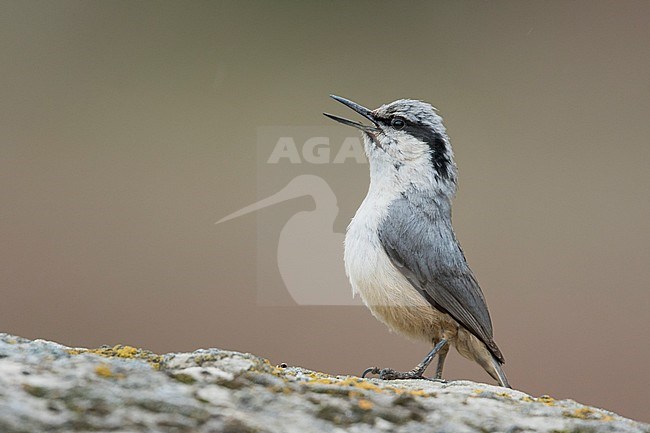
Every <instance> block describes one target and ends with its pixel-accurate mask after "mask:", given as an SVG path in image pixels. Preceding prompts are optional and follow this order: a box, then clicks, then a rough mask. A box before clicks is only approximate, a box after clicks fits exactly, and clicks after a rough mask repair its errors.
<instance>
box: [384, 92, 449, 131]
mask: <svg viewBox="0 0 650 433" xmlns="http://www.w3.org/2000/svg"><path fill="white" fill-rule="evenodd" d="M374 113H375V115H376V116H377V117H379V118H385V119H388V118H392V117H394V116H400V117H402V118H404V119H405V120H407V121H410V122H411V123H414V124H419V125H422V126H429V127H431V128H432V129H435V130H436V131H437V132H440V133H445V127H444V125H443V124H442V118H441V117H440V116H439V115H438V113H437V112H436V108H435V107H434V106H433V105H431V104H429V103H427V102H424V101H418V100H415V99H398V100H397V101H393V102H391V103H390V104H385V105H382V106H381V107H379V108H377V109H376V110H375V111H374Z"/></svg>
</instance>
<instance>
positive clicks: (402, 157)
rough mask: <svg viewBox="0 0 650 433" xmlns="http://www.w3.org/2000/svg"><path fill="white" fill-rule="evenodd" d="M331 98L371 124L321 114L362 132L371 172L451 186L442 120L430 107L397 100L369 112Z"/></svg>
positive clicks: (451, 171) (452, 170) (453, 171)
mask: <svg viewBox="0 0 650 433" xmlns="http://www.w3.org/2000/svg"><path fill="white" fill-rule="evenodd" d="M332 98H333V99H335V100H336V101H338V102H340V103H342V104H343V105H346V106H348V107H349V108H351V109H352V110H354V111H356V112H357V113H359V114H360V115H362V116H363V117H365V118H366V119H368V120H370V122H372V124H371V125H364V124H362V123H359V122H356V121H353V120H348V119H345V118H343V117H339V116H335V115H332V114H328V113H323V114H325V116H327V117H329V118H330V119H333V120H336V121H337V122H340V123H343V124H344V125H348V126H352V127H354V128H357V129H360V130H361V131H362V132H363V137H364V142H365V151H366V155H367V156H368V160H369V162H370V165H371V169H372V168H373V166H374V169H375V170H379V171H381V172H383V173H387V172H388V171H389V170H390V171H392V172H396V173H399V177H402V178H404V180H407V181H412V180H413V178H414V177H417V178H419V179H421V180H422V181H424V182H427V181H432V182H434V183H436V184H440V185H441V186H442V185H444V184H447V185H448V186H452V185H453V186H455V183H456V165H455V164H454V160H453V152H452V149H451V144H450V142H449V138H448V137H447V132H446V130H445V127H444V125H443V124H442V118H441V117H440V116H439V115H438V113H436V110H435V108H434V107H432V106H431V104H428V103H426V102H422V101H416V100H412V99H399V100H397V101H394V102H391V103H390V104H386V105H382V106H381V107H379V108H377V109H375V110H370V109H368V108H365V107H363V106H361V105H359V104H357V103H355V102H352V101H350V100H348V99H345V98H341V97H340V96H334V95H332ZM400 172H401V173H400ZM454 189H455V188H454Z"/></svg>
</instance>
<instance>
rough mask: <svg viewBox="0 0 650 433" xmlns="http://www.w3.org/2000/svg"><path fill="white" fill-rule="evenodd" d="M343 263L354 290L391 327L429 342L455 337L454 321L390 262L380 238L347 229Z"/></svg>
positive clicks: (411, 336) (455, 325)
mask: <svg viewBox="0 0 650 433" xmlns="http://www.w3.org/2000/svg"><path fill="white" fill-rule="evenodd" d="M351 228H352V227H351ZM345 264H346V272H347V273H348V277H349V278H350V283H351V285H352V289H353V291H354V293H358V294H359V295H360V296H361V299H362V300H363V303H364V304H365V305H366V306H367V307H368V308H369V309H370V311H371V312H372V314H373V315H374V316H375V317H376V318H377V319H378V320H379V321H381V322H382V323H384V324H385V325H387V326H388V327H389V328H390V329H391V330H393V331H395V332H397V333H400V334H403V335H405V336H407V337H409V338H411V339H414V340H421V341H426V342H428V343H430V342H431V341H438V340H440V339H441V338H443V337H444V338H446V339H448V340H453V339H455V336H456V334H457V330H458V324H457V323H456V321H455V320H454V319H452V318H451V316H449V315H448V314H446V313H443V312H441V311H439V310H437V309H435V308H434V307H433V306H432V305H431V304H430V303H429V302H428V301H427V300H426V299H425V298H424V297H423V296H422V295H420V293H418V291H417V290H416V289H415V288H414V287H413V286H412V285H411V283H409V281H408V280H407V279H406V278H405V277H404V276H403V275H402V273H401V272H400V271H399V269H397V268H396V267H395V266H394V265H393V264H392V262H391V261H390V258H389V257H388V255H386V252H385V251H384V250H383V248H382V247H381V245H380V243H379V239H372V238H371V237H365V238H364V237H363V236H357V234H356V233H354V230H349V231H348V234H347V236H346V240H345Z"/></svg>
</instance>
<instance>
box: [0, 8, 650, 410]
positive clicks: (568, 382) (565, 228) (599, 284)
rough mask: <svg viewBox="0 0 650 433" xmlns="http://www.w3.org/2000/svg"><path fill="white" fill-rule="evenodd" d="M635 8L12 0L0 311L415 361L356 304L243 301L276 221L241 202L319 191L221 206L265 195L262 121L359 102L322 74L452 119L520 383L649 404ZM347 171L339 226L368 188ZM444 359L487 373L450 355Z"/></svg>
mask: <svg viewBox="0 0 650 433" xmlns="http://www.w3.org/2000/svg"><path fill="white" fill-rule="evenodd" d="M649 20H650V3H648V2H646V1H639V2H633V1H616V2H615V1H606V2H603V1H572V2H560V1H545V2H515V1H509V2H495V1H489V2H488V1H481V2H479V1H470V2H466V1H459V2H440V1H437V2H422V3H415V2H412V3H396V2H355V3H349V2H342V1H341V2H338V1H337V2H319V3H315V2H314V3H295V2H238V1H236V2H235V1H233V2H119V1H115V2H86V1H83V2H78V1H57V2H47V1H27V2H21V1H2V2H1V3H0V56H1V57H0V59H1V64H2V68H1V73H0V203H1V206H0V242H1V244H2V249H0V296H1V298H0V299H2V302H0V331H2V332H9V333H13V334H17V335H20V336H23V337H28V338H46V339H52V340H55V341H58V342H60V343H63V344H66V345H72V346H99V345H102V344H111V345H112V344H118V343H121V344H130V345H135V346H139V347H144V348H148V349H150V350H153V351H155V352H169V351H189V350H193V349H196V348H200V347H219V348H224V349H230V350H238V351H250V352H253V353H255V354H258V355H261V356H265V357H268V358H269V359H270V360H271V362H273V363H280V362H286V363H288V364H292V365H301V366H305V367H307V368H310V369H315V370H321V371H326V372H329V373H334V374H359V373H360V372H361V371H362V370H363V369H364V368H365V367H368V366H371V365H379V366H383V367H388V366H390V367H392V368H396V369H401V370H405V369H410V368H412V367H413V366H414V365H415V364H416V363H417V362H419V361H420V360H421V358H422V357H423V356H424V354H425V353H426V352H427V351H428V350H429V348H428V347H427V346H426V345H423V344H419V343H412V342H410V341H408V340H406V339H404V338H402V337H400V336H397V335H394V334H391V333H389V332H388V331H387V329H386V328H385V327H384V325H382V324H381V323H379V322H378V321H376V320H375V319H374V318H373V317H372V316H371V314H370V313H369V312H368V311H367V310H366V309H365V308H364V307H361V306H338V307H337V306H312V307H306V306H299V305H291V303H290V302H285V301H283V302H281V303H280V304H281V305H267V304H268V303H260V302H259V299H258V294H259V289H260V285H262V286H264V284H265V280H264V278H263V277H260V272H258V271H259V269H260V265H259V263H258V262H259V261H260V256H259V255H258V248H257V247H258V243H259V240H260V239H262V238H268V237H277V236H278V234H279V231H280V229H281V226H280V227H278V226H274V225H270V226H264V225H258V224H257V219H258V218H263V217H272V218H274V220H277V221H282V220H284V221H286V220H287V219H289V218H290V217H291V216H292V215H293V214H295V213H296V212H299V211H301V210H309V209H311V208H313V207H314V203H313V202H312V201H311V200H310V199H309V198H298V199H295V200H291V201H289V202H286V203H284V204H281V205H276V206H273V207H269V208H266V209H264V210H261V211H260V212H258V213H257V215H255V214H250V215H247V216H245V217H241V218H239V219H237V220H233V221H230V222H228V223H227V224H228V225H225V223H224V224H219V225H215V224H214V223H215V221H217V220H219V219H220V218H222V217H224V216H225V215H227V214H230V213H231V212H233V211H235V210H237V209H240V208H242V207H244V206H247V205H249V204H251V203H253V202H255V201H257V200H258V199H259V198H260V197H261V196H263V195H264V194H261V193H260V192H259V191H258V184H259V182H258V175H259V171H260V162H259V161H258V159H259V152H258V143H259V141H258V130H259V128H262V127H274V126H288V127H300V126H309V127H315V128H318V127H322V128H325V129H324V131H330V130H331V129H327V128H332V127H334V125H332V124H331V123H330V121H329V120H328V119H326V118H324V117H323V116H322V115H321V112H322V111H329V112H334V113H337V114H340V115H345V116H352V114H351V113H349V112H348V110H346V109H345V108H344V107H342V106H340V105H338V104H336V103H335V102H334V101H331V100H330V99H329V98H328V97H327V95H328V94H329V93H336V94H339V95H342V96H345V97H348V98H350V99H352V100H355V101H357V102H359V103H362V104H364V105H367V106H370V107H376V106H378V105H380V104H382V103H385V102H389V101H392V100H394V99H398V98H404V97H410V98H417V99H423V100H426V101H429V102H431V103H433V104H434V105H435V106H437V107H438V109H439V110H440V113H441V114H442V115H443V116H444V118H445V121H446V125H447V128H448V132H449V134H450V136H451V140H452V143H453V145H454V149H455V153H456V161H457V163H458V166H459V170H460V189H459V193H458V197H457V199H456V201H455V208H454V225H455V228H456V231H457V235H458V238H459V239H460V241H461V242H462V244H463V248H464V250H465V252H466V255H467V258H468V260H469V262H470V265H471V266H472V268H473V270H474V272H475V274H476V275H477V277H478V279H479V281H480V282H481V286H482V287H483V291H484V292H485V294H486V297H487V300H488V304H489V306H490V311H491V314H492V318H493V322H494V328H495V337H496V341H497V342H498V344H499V346H500V347H501V349H502V351H503V352H504V354H505V356H506V360H507V363H506V366H505V369H506V372H507V374H508V377H509V379H510V382H511V383H512V385H513V386H514V387H515V388H517V389H520V390H523V391H525V392H528V393H531V394H533V395H536V396H539V395H541V394H549V395H551V396H553V397H556V398H571V399H575V400H578V401H580V402H583V403H588V404H592V405H596V406H600V407H605V408H608V409H611V410H614V411H616V412H619V413H621V414H623V415H625V416H629V417H633V418H636V419H638V420H642V421H646V422H648V421H650V412H648V411H647V402H648V397H650V391H648V389H649V388H648V385H649V384H650V373H649V372H648V366H649V365H650V345H649V344H648V336H649V332H650V320H649V318H650V315H649V313H648V306H649V305H650V291H649V290H648V289H649V286H650V200H649V186H650V170H649V169H648V164H649V162H650V146H649V145H650V143H649V139H650V122H649V121H648V118H649V114H650V110H649V108H650V80H648V77H649V76H650V51H649V50H648V42H649V40H650V30H649V27H648V22H649ZM339 129H340V128H339ZM343 133H348V131H344V132H341V134H343ZM345 167H346V169H345V170H343V171H341V172H337V173H339V174H337V179H339V182H338V184H333V185H332V188H333V189H334V191H335V192H336V195H337V199H338V206H339V209H340V212H339V214H338V216H337V217H336V220H335V222H334V229H335V231H337V232H339V233H342V232H343V231H344V230H345V227H346V226H347V224H348V222H349V220H350V218H351V217H352V216H353V215H354V211H355V210H356V207H357V206H358V205H359V203H360V202H361V200H362V199H363V197H364V195H365V191H366V189H367V185H368V173H367V165H361V164H346V165H345ZM302 169H304V170H305V172H307V173H308V172H309V170H310V166H307V165H305V166H303V167H302ZM338 170H341V169H338ZM285 183H286V180H285V179H282V180H281V181H278V184H279V185H280V184H282V185H284V184H285ZM305 254H318V251H306V252H305ZM342 266H343V264H342V263H341V268H342ZM265 272H266V271H265ZM268 279H269V284H271V282H277V281H278V280H279V277H278V270H277V269H275V270H273V269H271V270H270V271H269V273H268ZM273 284H275V283H273ZM289 299H290V298H289ZM446 377H447V378H448V379H455V378H456V379H458V378H465V379H473V380H478V381H484V382H488V383H492V380H491V379H490V378H489V377H488V376H487V374H485V373H484V372H483V371H482V370H481V368H480V367H479V366H477V365H475V364H472V363H470V362H469V361H466V360H464V359H463V358H461V357H460V356H459V355H458V354H457V353H455V352H453V351H452V352H451V354H450V357H449V358H448V361H447V364H446Z"/></svg>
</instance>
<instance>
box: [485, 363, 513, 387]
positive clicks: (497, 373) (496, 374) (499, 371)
mask: <svg viewBox="0 0 650 433" xmlns="http://www.w3.org/2000/svg"><path fill="white" fill-rule="evenodd" d="M491 361H492V362H491V363H490V364H491V365H490V366H489V367H491V368H486V370H487V372H488V373H489V374H490V376H492V377H493V378H495V379H496V380H497V381H498V382H499V385H501V386H503V387H506V388H511V386H510V384H509V383H508V378H507V377H506V374H505V373H504V372H503V368H501V365H502V364H501V361H499V360H498V359H496V358H495V357H494V356H492V359H491Z"/></svg>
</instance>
